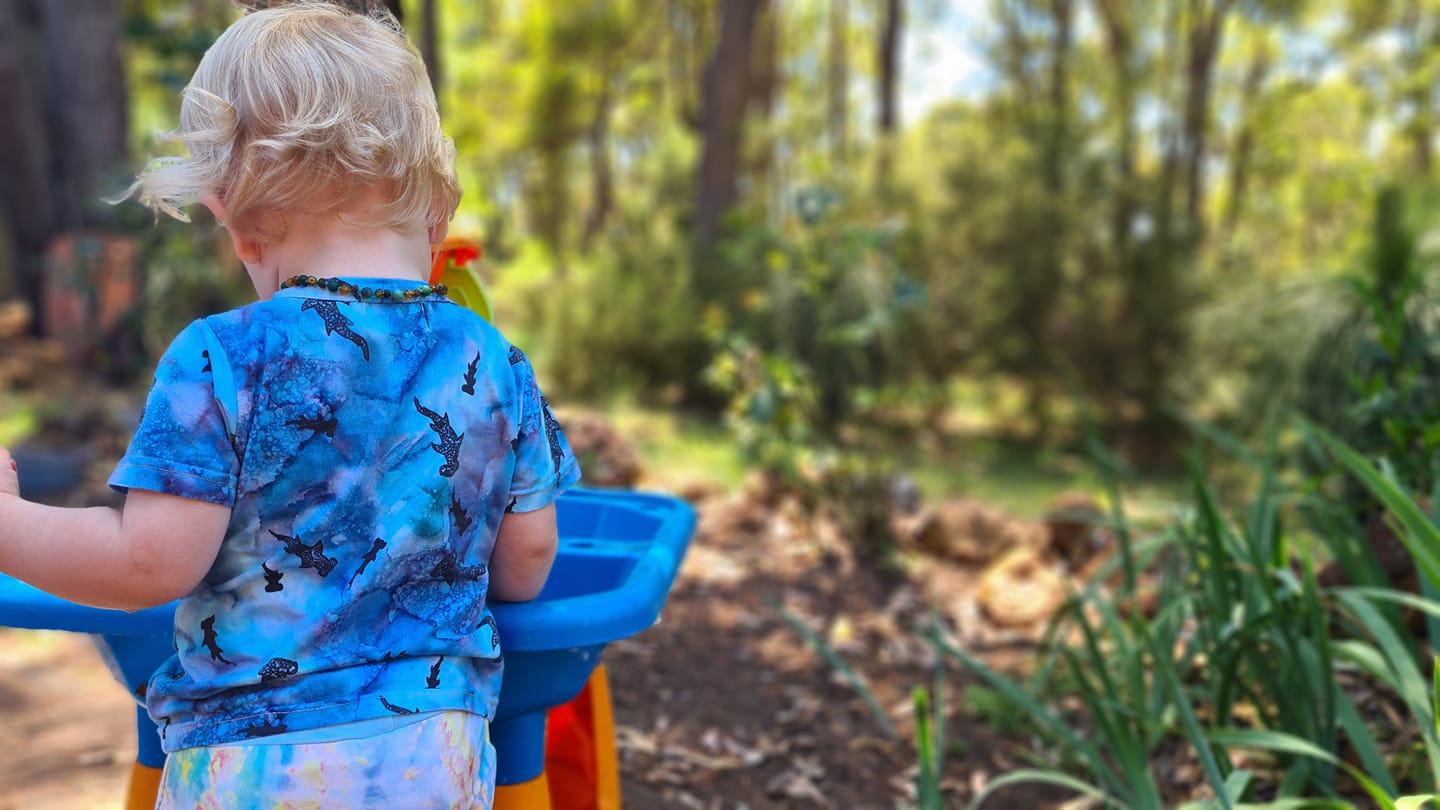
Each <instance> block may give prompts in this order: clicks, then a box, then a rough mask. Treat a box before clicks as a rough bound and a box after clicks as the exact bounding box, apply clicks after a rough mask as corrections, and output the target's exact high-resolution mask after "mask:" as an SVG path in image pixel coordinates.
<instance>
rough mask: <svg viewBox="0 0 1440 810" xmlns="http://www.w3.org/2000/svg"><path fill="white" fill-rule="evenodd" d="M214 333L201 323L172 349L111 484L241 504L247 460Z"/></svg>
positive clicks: (158, 370)
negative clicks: (219, 379) (220, 389)
mask: <svg viewBox="0 0 1440 810" xmlns="http://www.w3.org/2000/svg"><path fill="white" fill-rule="evenodd" d="M208 332H209V330H208V328H207V327H205V326H204V324H203V322H201V321H196V322H194V323H192V324H190V325H189V326H188V327H186V328H185V330H184V331H182V332H181V333H180V334H179V335H177V336H176V338H175V340H174V341H173V342H172V343H171V344H170V348H168V349H166V350H165V355H164V356H163V357H161V358H160V363H159V364H158V365H157V366H156V368H155V382H154V383H153V384H152V385H151V387H150V394H149V396H148V397H147V398H146V400H145V411H144V413H143V414H142V416H141V417H140V425H139V426H138V427H137V428H136V429H135V436H134V437H133V438H132V439H131V440H130V447H129V449H128V450H126V452H125V457H124V458H122V459H121V460H120V464H119V465H118V466H117V467H116V468H115V472H114V473H113V474H112V475H111V476H110V486H112V487H114V488H115V489H117V490H119V491H121V492H125V491H128V490H129V489H132V488H133V489H144V490H151V491H154V492H164V493H167V494H170V495H179V496H181V497H184V498H194V499H195V500H200V501H208V502H210V503H216V504H220V505H222V506H234V505H235V494H236V483H237V476H238V473H239V466H240V463H239V459H238V458H237V456H236V451H235V445H234V440H233V430H232V428H231V426H230V425H229V424H228V420H227V416H226V411H225V406H224V405H223V404H222V403H221V402H219V401H218V400H217V398H216V395H215V391H216V384H215V379H214V378H215V373H216V372H215V369H220V368H224V369H228V365H226V364H225V359H224V358H223V357H212V356H211V355H212V344H211V343H210V341H208V340H207V333H208ZM215 353H218V348H217V349H216V350H215Z"/></svg>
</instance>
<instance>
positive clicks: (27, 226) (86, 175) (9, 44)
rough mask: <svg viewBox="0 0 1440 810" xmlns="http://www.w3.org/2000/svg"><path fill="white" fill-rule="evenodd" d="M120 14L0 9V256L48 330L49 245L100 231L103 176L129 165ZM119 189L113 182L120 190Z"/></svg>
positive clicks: (77, 4) (104, 5) (77, 6)
mask: <svg viewBox="0 0 1440 810" xmlns="http://www.w3.org/2000/svg"><path fill="white" fill-rule="evenodd" d="M127 98H128V96H127V93H126V88H125V66H124V63H123V62H122V60H121V58H120V11H119V6H118V4H116V3H113V2H111V0H68V1H67V2H53V0H47V1H46V2H40V1H39V0H9V1H8V2H0V109H3V110H4V111H5V113H4V115H0V208H3V211H0V215H3V217H4V219H5V222H4V224H3V226H0V227H3V228H4V229H6V230H8V231H9V234H10V239H9V240H0V242H4V241H9V242H10V243H11V245H12V251H11V255H10V256H6V257H0V261H5V263H6V264H7V265H8V267H7V268H0V269H8V270H9V271H10V274H11V275H12V276H13V278H14V284H13V285H11V286H14V287H16V288H18V289H19V290H20V291H21V292H22V293H23V294H24V296H25V297H26V298H27V299H28V300H29V302H30V304H31V305H32V306H33V307H34V312H35V316H36V317H35V319H34V321H33V324H32V328H33V329H34V330H35V331H36V333H37V334H38V333H40V332H41V331H43V329H44V324H43V323H42V321H43V317H44V308H43V307H42V306H41V300H40V293H41V271H42V269H43V267H44V257H45V250H46V248H47V247H48V245H49V244H50V241H51V240H52V239H53V238H54V237H55V236H56V235H57V234H59V233H61V232H64V231H66V230H71V229H76V228H83V227H92V226H95V225H98V224H100V223H101V221H102V220H103V218H104V215H105V205H104V204H103V203H101V202H100V199H99V198H100V197H101V196H103V195H104V194H105V193H106V192H114V191H117V190H118V188H102V187H101V185H100V183H101V181H102V179H103V178H104V175H105V173H106V172H107V171H109V170H111V169H114V168H117V166H118V165H119V164H121V163H122V161H123V160H124V158H125V155H126V146H127V138H128V129H129V120H128V114H129V111H128V108H127V103H126V102H127ZM117 185H118V182H117Z"/></svg>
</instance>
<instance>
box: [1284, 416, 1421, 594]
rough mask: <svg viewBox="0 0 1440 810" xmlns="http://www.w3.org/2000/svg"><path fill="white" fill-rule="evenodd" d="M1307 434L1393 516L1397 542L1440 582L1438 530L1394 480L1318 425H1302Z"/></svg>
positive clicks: (1417, 563)
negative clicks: (1399, 527)
mask: <svg viewBox="0 0 1440 810" xmlns="http://www.w3.org/2000/svg"><path fill="white" fill-rule="evenodd" d="M1304 428H1305V430H1306V432H1307V433H1309V434H1310V435H1311V436H1314V437H1315V439H1316V440H1318V441H1319V442H1320V443H1321V444H1323V445H1324V446H1325V448H1326V449H1327V450H1329V451H1330V452H1331V454H1333V455H1334V456H1335V458H1337V459H1339V461H1340V463H1341V464H1343V465H1344V466H1345V468H1346V469H1348V470H1350V473H1351V474H1352V475H1354V476H1355V477H1356V478H1358V479H1360V482H1361V483H1363V484H1364V485H1365V488H1366V489H1368V490H1370V494H1372V495H1374V496H1375V497H1376V498H1378V499H1379V500H1380V502H1381V503H1383V504H1384V505H1385V508H1386V509H1387V510H1389V512H1390V514H1392V515H1394V516H1395V518H1396V519H1397V520H1399V521H1400V524H1401V525H1402V526H1403V527H1404V528H1405V531H1403V532H1398V534H1399V535H1400V541H1401V542H1402V543H1404V544H1405V548H1406V549H1407V550H1408V551H1409V552H1410V556H1411V557H1413V558H1414V559H1415V564H1416V565H1417V566H1418V567H1419V568H1420V570H1421V571H1422V572H1424V574H1425V576H1427V577H1429V578H1430V579H1431V580H1432V581H1435V582H1440V529H1436V528H1435V524H1433V523H1431V522H1430V520H1429V518H1427V517H1426V516H1425V513H1424V512H1423V511H1422V510H1421V509H1420V507H1419V506H1418V505H1417V504H1416V503H1415V501H1414V499H1412V498H1411V497H1410V496H1409V494H1407V493H1406V492H1405V491H1404V489H1402V488H1401V487H1400V486H1399V485H1398V484H1397V483H1395V482H1394V481H1393V480H1390V479H1387V478H1386V477H1385V476H1384V475H1383V474H1381V472H1380V471H1379V470H1378V469H1376V468H1375V465H1373V464H1371V463H1370V462H1369V461H1366V460H1365V457H1364V456H1362V455H1360V454H1359V453H1357V452H1355V451H1354V450H1351V449H1350V448H1349V447H1348V446H1346V445H1345V443H1343V442H1341V441H1340V440H1339V439H1337V438H1335V437H1334V436H1332V435H1330V434H1329V433H1328V432H1326V431H1325V429H1324V428H1321V427H1319V426H1317V425H1311V424H1308V423H1305V424H1304Z"/></svg>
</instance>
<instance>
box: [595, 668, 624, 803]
mask: <svg viewBox="0 0 1440 810" xmlns="http://www.w3.org/2000/svg"><path fill="white" fill-rule="evenodd" d="M590 722H591V725H592V732H593V733H594V740H595V806H596V808H598V810H620V759H619V757H618V756H616V752H615V710H614V705H613V704H612V703H611V702H610V678H609V676H607V675H606V674H605V666H604V665H603V664H602V665H601V666H598V667H596V668H595V674H593V675H591V676H590Z"/></svg>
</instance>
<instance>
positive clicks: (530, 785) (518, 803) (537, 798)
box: [494, 773, 550, 810]
mask: <svg viewBox="0 0 1440 810" xmlns="http://www.w3.org/2000/svg"><path fill="white" fill-rule="evenodd" d="M549 807H550V786H549V784H547V782H546V781H545V774H543V773H542V774H540V775H539V776H537V777H535V778H534V779H531V780H530V781H529V782H521V783H520V784H518V785H496V786H495V805H494V810H546V809H547V808H549Z"/></svg>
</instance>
